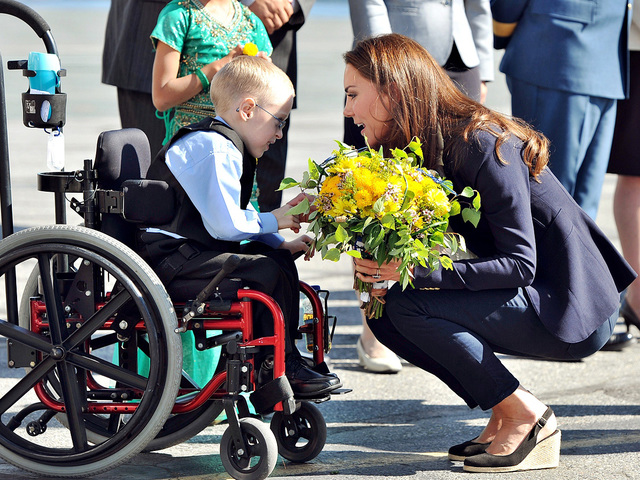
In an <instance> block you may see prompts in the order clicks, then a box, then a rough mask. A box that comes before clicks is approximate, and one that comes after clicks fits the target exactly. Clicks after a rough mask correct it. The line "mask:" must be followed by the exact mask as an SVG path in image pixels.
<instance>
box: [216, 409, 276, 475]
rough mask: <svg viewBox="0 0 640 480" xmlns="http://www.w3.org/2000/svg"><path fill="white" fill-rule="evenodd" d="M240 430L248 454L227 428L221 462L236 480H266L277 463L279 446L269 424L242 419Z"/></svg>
mask: <svg viewBox="0 0 640 480" xmlns="http://www.w3.org/2000/svg"><path fill="white" fill-rule="evenodd" d="M240 430H241V431H242V438H243V439H244V442H245V444H246V446H247V450H248V452H246V454H247V455H245V452H243V451H242V449H239V448H238V447H237V446H236V444H235V442H234V441H233V435H232V434H231V430H230V429H229V428H227V429H226V430H225V432H224V433H223V434H222V440H221V441H220V459H221V460H222V465H224V468H225V470H226V471H227V473H229V475H231V476H232V477H233V478H235V479H236V480H264V479H265V478H267V477H268V476H269V475H271V472H273V469H274V468H276V462H277V461H278V443H277V442H276V439H275V437H274V436H273V433H272V432H271V430H269V427H268V425H267V424H265V423H262V421H260V420H258V419H255V418H250V417H247V418H241V419H240Z"/></svg>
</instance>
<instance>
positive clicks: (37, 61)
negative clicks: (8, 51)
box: [27, 52, 60, 95]
mask: <svg viewBox="0 0 640 480" xmlns="http://www.w3.org/2000/svg"><path fill="white" fill-rule="evenodd" d="M27 68H28V69H29V70H32V71H34V72H35V73H36V74H35V76H34V77H29V89H30V93H35V94H49V95H53V94H54V93H56V87H57V86H58V84H59V82H60V77H58V71H59V70H60V59H59V58H58V56H57V55H55V54H53V53H41V52H30V53H29V59H28V60H27Z"/></svg>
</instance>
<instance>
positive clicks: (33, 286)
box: [18, 265, 224, 452]
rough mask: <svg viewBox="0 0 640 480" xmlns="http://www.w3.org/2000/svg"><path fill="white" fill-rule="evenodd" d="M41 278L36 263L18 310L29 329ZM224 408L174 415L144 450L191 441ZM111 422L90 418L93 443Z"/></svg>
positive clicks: (213, 405)
mask: <svg viewBox="0 0 640 480" xmlns="http://www.w3.org/2000/svg"><path fill="white" fill-rule="evenodd" d="M39 279H40V272H39V269H38V266H37V265H36V266H35V267H33V270H32V271H31V274H30V275H29V278H28V279H27V281H26V283H25V286H24V288H23V291H22V297H21V300H20V308H19V310H18V312H19V318H20V322H19V324H20V326H21V327H23V328H28V327H29V325H30V311H29V309H30V299H31V298H32V297H34V296H37V295H39V294H41V292H40V291H39ZM29 370H30V368H29ZM223 410H224V407H223V405H222V402H221V401H219V400H210V401H208V402H207V403H206V404H204V405H203V406H202V407H200V408H198V409H196V410H194V411H192V412H189V413H183V414H179V415H170V416H169V418H167V421H166V422H165V424H164V425H163V426H162V428H161V429H160V431H159V432H158V435H156V437H155V438H154V439H153V440H151V441H150V442H149V443H148V444H147V445H146V446H145V447H144V449H143V451H145V452H153V451H156V450H164V449H165V448H169V447H173V446H174V445H179V444H180V443H182V442H185V441H186V440H189V439H190V438H192V437H194V436H195V435H197V434H198V433H200V432H201V431H202V430H204V429H205V428H207V427H208V426H209V425H211V424H212V423H213V421H214V420H215V419H216V418H218V416H219V415H220V413H222V411H223ZM56 419H57V420H58V421H59V422H60V423H61V424H62V425H64V426H65V427H66V426H68V422H67V417H66V415H65V414H63V413H59V414H57V415H56ZM111 425H112V424H111V423H110V418H109V417H108V416H106V415H95V416H94V418H91V419H90V420H89V421H87V439H88V440H89V441H90V442H93V443H102V442H104V441H105V440H107V439H108V438H109V437H110V436H111V435H113V433H114V432H109V429H110V428H111Z"/></svg>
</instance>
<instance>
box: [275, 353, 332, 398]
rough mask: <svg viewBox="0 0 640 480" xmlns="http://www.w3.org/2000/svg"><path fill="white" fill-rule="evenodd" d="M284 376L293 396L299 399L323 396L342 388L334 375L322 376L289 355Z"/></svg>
mask: <svg viewBox="0 0 640 480" xmlns="http://www.w3.org/2000/svg"><path fill="white" fill-rule="evenodd" d="M285 374H286V376H287V379H288V380H289V383H290V384H291V389H292V390H293V393H294V395H295V396H296V397H300V398H312V397H318V396H323V395H326V394H328V393H330V392H332V391H333V390H336V389H337V388H340V387H341V386H342V382H341V381H340V379H339V378H338V377H337V376H336V375H322V374H320V373H318V372H315V371H313V370H311V369H310V368H309V367H308V366H307V365H306V364H305V363H304V362H303V360H301V359H299V358H297V357H296V356H295V355H290V356H289V357H288V358H287V359H286V361H285Z"/></svg>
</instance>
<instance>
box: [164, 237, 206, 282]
mask: <svg viewBox="0 0 640 480" xmlns="http://www.w3.org/2000/svg"><path fill="white" fill-rule="evenodd" d="M199 254H200V250H198V249H197V248H196V247H195V246H193V245H190V244H189V243H183V244H182V245H180V246H179V247H178V248H177V249H176V250H175V251H174V252H173V253H171V254H169V255H167V256H166V257H164V258H163V259H162V260H161V261H160V263H158V265H157V266H156V268H155V269H154V270H155V272H156V273H157V274H158V277H160V281H161V282H162V283H163V284H164V285H168V284H169V283H170V282H171V280H173V279H174V278H175V276H176V275H177V274H178V273H180V270H182V267H184V264H185V263H187V261H188V260H191V259H192V258H194V257H195V256H197V255H199Z"/></svg>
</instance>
